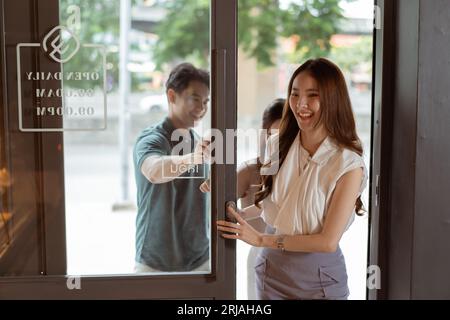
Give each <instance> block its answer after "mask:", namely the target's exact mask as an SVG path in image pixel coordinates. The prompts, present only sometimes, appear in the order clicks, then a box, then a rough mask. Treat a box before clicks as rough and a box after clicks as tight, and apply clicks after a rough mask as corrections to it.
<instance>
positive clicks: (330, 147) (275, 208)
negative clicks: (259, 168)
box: [262, 133, 367, 235]
mask: <svg viewBox="0 0 450 320" xmlns="http://www.w3.org/2000/svg"><path fill="white" fill-rule="evenodd" d="M274 152H278V134H277V135H273V136H271V137H270V140H269V141H268V143H267V149H266V157H265V159H269V157H268V155H271V157H272V161H273V159H274V154H275V153H274ZM273 163H276V161H275V162H273ZM356 168H363V171H364V174H363V178H362V181H361V187H360V194H361V193H362V192H363V190H364V188H365V187H366V184H367V169H366V167H365V164H364V159H363V158H362V157H361V156H360V155H358V154H357V153H356V152H353V151H350V150H348V149H344V148H341V147H339V146H337V145H336V144H335V143H334V142H333V141H332V139H331V138H329V137H327V138H326V139H325V140H324V141H323V142H322V144H321V145H320V147H319V148H318V149H317V151H316V153H315V154H314V156H313V157H310V155H309V153H308V152H307V151H306V150H305V149H304V148H303V147H302V146H301V143H300V133H299V134H298V135H297V137H296V138H295V140H294V142H293V144H292V146H291V147H290V149H289V152H288V155H287V156H286V159H285V161H284V162H283V165H282V166H281V168H279V171H278V174H277V175H276V176H275V177H274V181H273V186H272V192H271V193H270V195H269V196H267V197H266V198H265V199H264V200H263V204H262V205H263V213H262V217H263V218H264V221H265V222H266V223H267V224H269V225H271V226H273V227H274V228H275V229H276V233H277V234H287V235H293V234H315V233H319V232H320V231H321V230H322V226H323V222H324V218H325V216H326V213H327V208H328V207H329V205H330V201H331V197H332V195H333V191H334V189H335V187H336V183H337V181H338V180H339V178H340V177H342V176H343V175H344V174H345V173H347V172H349V171H352V170H354V169H356ZM262 174H264V172H262ZM354 218H355V210H354V209H353V214H352V215H351V218H350V220H349V222H348V225H347V228H348V227H349V226H350V225H351V223H352V222H353V220H354ZM347 228H346V229H347Z"/></svg>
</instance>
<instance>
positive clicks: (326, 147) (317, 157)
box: [298, 133, 339, 165]
mask: <svg viewBox="0 0 450 320" xmlns="http://www.w3.org/2000/svg"><path fill="white" fill-rule="evenodd" d="M298 139H299V144H300V150H301V154H302V156H305V157H306V158H309V159H310V160H311V161H313V162H315V163H317V164H319V165H323V164H325V162H327V161H328V159H329V158H330V157H331V155H332V154H334V153H335V152H336V151H337V150H338V149H339V147H338V146H337V145H336V144H335V143H334V142H333V141H332V139H331V138H330V137H329V136H327V137H326V138H325V139H324V140H323V141H322V143H321V144H320V146H319V148H318V149H317V151H316V153H315V154H314V156H313V157H312V158H311V156H310V155H309V152H308V151H307V150H306V149H305V148H304V147H303V145H302V144H301V142H300V133H299V135H298Z"/></svg>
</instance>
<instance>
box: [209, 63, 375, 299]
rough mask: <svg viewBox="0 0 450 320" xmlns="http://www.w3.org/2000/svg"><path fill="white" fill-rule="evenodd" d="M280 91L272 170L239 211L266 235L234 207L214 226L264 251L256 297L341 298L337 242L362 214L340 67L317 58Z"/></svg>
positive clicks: (358, 159)
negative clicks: (283, 96) (254, 219)
mask: <svg viewBox="0 0 450 320" xmlns="http://www.w3.org/2000/svg"><path fill="white" fill-rule="evenodd" d="M287 92H288V99H289V103H288V104H287V105H286V106H285V108H284V111H283V117H282V119H281V123H280V133H279V135H278V134H276V135H274V136H272V137H271V138H270V139H269V142H268V146H267V150H266V156H265V159H266V163H265V167H268V166H271V159H279V171H278V172H277V173H275V175H273V176H272V175H266V176H263V179H262V180H263V182H262V190H261V191H260V192H259V193H258V194H257V196H256V199H255V205H254V206H251V207H247V208H245V209H244V210H243V212H242V214H243V216H244V217H246V218H248V217H250V216H255V215H259V214H261V213H262V216H263V218H264V220H265V222H266V223H267V224H268V228H267V230H266V233H261V232H259V231H257V230H255V229H254V228H253V227H252V226H251V225H250V224H249V223H248V222H247V221H246V220H245V219H244V218H243V217H241V216H240V214H239V213H238V212H236V211H235V210H234V209H233V208H229V209H228V210H229V213H230V214H231V215H232V216H233V217H234V218H235V219H236V220H237V223H231V222H226V221H218V222H217V224H218V230H219V231H223V232H224V233H222V236H223V237H224V238H226V239H240V240H243V241H245V242H247V243H248V244H250V245H253V246H257V247H262V248H263V250H262V251H261V252H260V254H259V256H258V258H257V261H256V263H255V275H256V283H257V297H258V298H259V299H346V298H347V297H348V295H349V290H348V285H347V272H346V266H345V260H344V257H343V254H342V252H341V249H340V248H339V241H340V239H341V237H342V235H343V233H344V232H345V231H346V230H347V229H348V228H349V226H350V225H351V224H352V222H353V220H354V215H355V213H357V214H359V213H360V211H361V209H362V204H361V200H360V195H361V193H362V192H363V190H364V188H365V186H366V183H367V170H366V168H365V164H364V160H363V158H362V147H361V142H360V140H359V138H358V135H357V134H356V126H355V121H354V118H353V113H352V109H351V103H350V98H349V94H348V90H347V86H346V84H345V80H344V76H343V74H342V72H341V71H340V70H339V68H338V67H337V66H336V65H335V64H333V63H332V62H330V61H329V60H327V59H323V58H319V59H314V60H308V61H306V62H305V63H303V64H302V65H301V66H300V67H298V68H297V69H296V70H295V71H294V73H293V75H292V76H291V78H290V81H289V85H288V90H287ZM278 145H279V147H277V146H278ZM274 150H279V156H278V155H275V156H274V155H273V154H272V152H274ZM277 161H278V160H277ZM260 206H262V209H263V211H262V210H261V209H260ZM325 266H329V267H327V268H325Z"/></svg>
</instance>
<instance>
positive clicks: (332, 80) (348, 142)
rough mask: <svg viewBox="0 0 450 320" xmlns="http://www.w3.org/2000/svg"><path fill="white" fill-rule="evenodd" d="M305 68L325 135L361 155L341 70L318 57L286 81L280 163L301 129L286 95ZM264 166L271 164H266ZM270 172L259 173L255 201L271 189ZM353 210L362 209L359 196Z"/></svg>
mask: <svg viewBox="0 0 450 320" xmlns="http://www.w3.org/2000/svg"><path fill="white" fill-rule="evenodd" d="M301 72H308V73H309V75H310V76H312V77H313V78H314V79H315V80H316V81H317V83H318V86H319V97H320V108H321V110H322V112H321V115H320V119H319V123H323V125H324V127H325V130H326V131H327V133H328V136H329V137H330V138H331V139H333V140H334V141H335V142H336V144H337V145H339V146H340V147H343V148H347V149H350V150H352V151H354V152H356V153H357V154H359V155H360V156H362V154H363V149H362V145H361V141H360V139H359V137H358V135H357V133H356V126H355V119H354V116H353V111H352V106H351V102H350V97H349V94H348V90H347V85H346V84H345V79H344V76H343V74H342V72H341V70H340V69H339V68H338V66H336V65H335V64H334V63H332V62H331V61H329V60H327V59H324V58H319V59H313V60H308V61H306V62H305V63H304V64H302V65H301V66H300V67H299V68H297V70H295V72H294V73H293V75H292V77H291V80H290V81H289V87H288V92H287V100H286V103H285V105H284V109H283V116H282V118H281V124H280V134H279V157H278V158H279V161H280V162H279V167H278V168H281V166H282V165H283V162H284V160H285V159H286V156H287V154H288V152H289V148H290V147H291V145H292V143H293V142H294V140H295V138H296V136H297V134H298V131H299V130H300V128H299V126H298V124H297V120H296V118H295V115H294V113H293V112H292V110H291V108H290V106H289V97H290V95H291V91H292V85H293V82H294V79H295V78H296V77H297V76H298V75H299V74H300V73H301ZM266 166H270V163H269V164H266ZM273 178H274V176H272V175H266V176H263V177H262V185H261V191H260V192H258V193H257V194H256V196H255V205H257V206H259V203H260V202H261V201H262V200H263V199H264V198H266V197H267V196H268V195H269V194H270V193H271V192H272V186H273ZM355 207H356V213H357V214H359V215H361V214H362V212H364V209H363V204H362V201H361V197H358V199H357V200H356V203H355Z"/></svg>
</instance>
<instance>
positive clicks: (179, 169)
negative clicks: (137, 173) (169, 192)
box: [141, 140, 209, 184]
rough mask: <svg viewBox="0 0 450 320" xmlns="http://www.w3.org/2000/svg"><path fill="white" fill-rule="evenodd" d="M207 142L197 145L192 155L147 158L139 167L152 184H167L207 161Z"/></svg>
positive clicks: (202, 141)
mask: <svg viewBox="0 0 450 320" xmlns="http://www.w3.org/2000/svg"><path fill="white" fill-rule="evenodd" d="M208 145H209V141H206V140H201V141H200V142H199V143H197V145H196V147H195V150H194V152H193V153H189V154H186V155H183V156H160V155H150V156H148V157H147V158H146V159H145V160H144V162H143V163H142V166H141V172H142V174H143V175H144V176H145V177H146V178H147V180H148V181H150V182H151V183H154V184H161V183H167V182H170V181H173V180H175V179H176V178H178V177H179V176H181V175H182V174H183V173H185V172H186V171H188V170H189V169H192V168H193V167H195V166H196V165H199V164H203V163H204V162H205V160H207V159H208V155H207V153H208V152H209V149H208Z"/></svg>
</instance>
